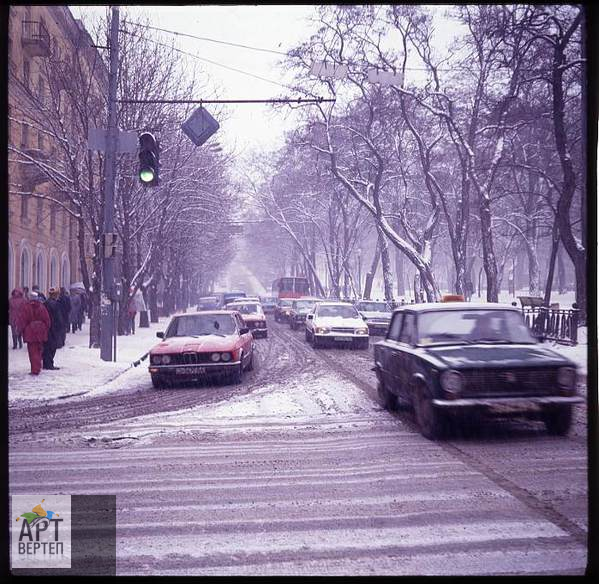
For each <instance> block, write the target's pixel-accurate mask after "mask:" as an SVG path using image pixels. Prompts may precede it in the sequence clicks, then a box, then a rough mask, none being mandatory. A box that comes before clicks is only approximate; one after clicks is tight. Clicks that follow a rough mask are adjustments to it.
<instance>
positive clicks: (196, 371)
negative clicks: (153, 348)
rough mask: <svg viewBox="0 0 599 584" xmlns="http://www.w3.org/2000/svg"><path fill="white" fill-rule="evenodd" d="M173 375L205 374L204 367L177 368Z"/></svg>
mask: <svg viewBox="0 0 599 584" xmlns="http://www.w3.org/2000/svg"><path fill="white" fill-rule="evenodd" d="M175 373H176V374H177V375H201V374H202V373H206V367H177V368H176V369H175Z"/></svg>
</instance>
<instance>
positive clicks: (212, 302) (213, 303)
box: [197, 296, 219, 311]
mask: <svg viewBox="0 0 599 584" xmlns="http://www.w3.org/2000/svg"><path fill="white" fill-rule="evenodd" d="M218 306H219V301H218V297H217V296H204V297H202V298H200V299H199V300H198V307H197V310H198V311H202V310H216V309H217V308H218Z"/></svg>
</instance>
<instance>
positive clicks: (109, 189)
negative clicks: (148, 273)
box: [100, 6, 119, 361]
mask: <svg viewBox="0 0 599 584" xmlns="http://www.w3.org/2000/svg"><path fill="white" fill-rule="evenodd" d="M118 31H119V7H118V6H113V7H112V19H111V23H110V43H109V46H110V72H109V78H108V133H107V140H106V142H107V144H106V160H105V165H104V229H103V242H102V243H103V245H102V247H103V255H104V258H103V270H102V272H103V273H102V293H101V296H100V315H101V318H100V327H101V329H100V332H101V335H100V358H101V359H102V360H103V361H112V358H113V355H112V340H113V336H114V334H115V332H116V331H115V328H116V327H115V322H114V321H115V318H114V310H113V303H114V302H115V301H116V298H115V293H114V260H115V258H114V256H113V254H107V253H106V250H107V247H108V246H107V245H106V243H107V235H108V234H112V233H113V231H114V183H115V175H116V151H117V143H118V129H117V124H116V90H117V79H118V67H119V44H118ZM115 358H116V355H115Z"/></svg>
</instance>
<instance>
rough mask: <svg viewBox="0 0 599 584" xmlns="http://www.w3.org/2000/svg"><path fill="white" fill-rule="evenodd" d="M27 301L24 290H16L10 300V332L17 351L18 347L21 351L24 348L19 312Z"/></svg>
mask: <svg viewBox="0 0 599 584" xmlns="http://www.w3.org/2000/svg"><path fill="white" fill-rule="evenodd" d="M26 302H27V300H25V297H24V296H23V290H21V289H20V288H15V289H14V290H13V291H12V292H11V294H10V299H9V300H8V322H9V323H10V331H11V333H12V348H13V349H16V348H17V345H18V346H19V349H22V348H23V336H22V332H23V331H21V329H19V320H18V317H19V311H20V310H21V306H23V304H25V303H26Z"/></svg>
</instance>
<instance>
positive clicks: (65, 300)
mask: <svg viewBox="0 0 599 584" xmlns="http://www.w3.org/2000/svg"><path fill="white" fill-rule="evenodd" d="M58 304H59V306H60V307H61V310H62V323H63V326H64V329H63V331H62V337H61V342H60V345H58V347H57V349H60V348H61V347H64V344H65V342H66V340H67V331H68V330H69V314H70V313H71V299H70V298H69V293H68V292H67V291H66V290H65V289H64V288H61V289H60V294H59V296H58Z"/></svg>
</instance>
